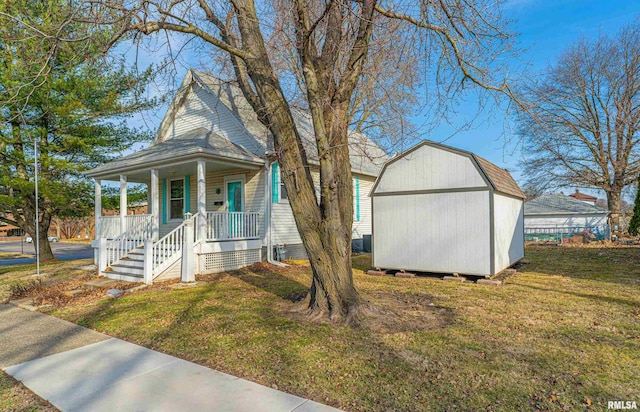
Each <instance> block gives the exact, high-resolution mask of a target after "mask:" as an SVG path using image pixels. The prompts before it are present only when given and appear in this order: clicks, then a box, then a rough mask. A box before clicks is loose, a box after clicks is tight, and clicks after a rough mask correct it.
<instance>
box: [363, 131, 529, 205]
mask: <svg viewBox="0 0 640 412" xmlns="http://www.w3.org/2000/svg"><path fill="white" fill-rule="evenodd" d="M425 146H428V147H431V148H434V149H439V150H438V151H437V153H438V155H437V156H436V157H431V158H430V160H427V158H425V159H423V160H422V162H427V163H431V164H415V162H414V164H413V165H412V166H411V167H412V168H416V169H415V170H412V171H409V172H407V173H409V174H408V175H407V176H405V179H404V180H414V181H415V183H412V184H410V185H411V186H412V187H409V186H407V187H406V188H404V189H402V190H405V191H406V190H410V191H419V190H421V189H423V188H426V187H421V183H420V182H419V180H421V179H423V180H425V186H428V189H430V190H449V189H459V188H464V189H465V190H469V189H470V188H471V187H479V186H484V187H487V186H488V187H489V188H490V189H492V190H493V191H495V192H498V193H502V194H505V195H508V196H511V197H515V198H518V199H525V198H526V195H525V194H524V192H523V191H522V190H521V189H520V187H519V186H518V184H517V183H516V181H515V180H514V179H513V177H512V176H511V174H510V173H509V171H508V170H506V169H503V168H501V167H498V166H496V165H495V164H493V163H491V162H489V161H488V160H486V159H483V158H482V157H480V156H477V155H475V154H473V153H471V152H469V151H466V150H461V149H457V148H454V147H450V146H446V145H443V144H440V143H436V142H432V141H429V140H424V141H422V142H421V143H419V144H417V145H416V146H414V147H412V148H411V149H409V150H406V151H404V152H402V153H399V154H397V155H395V156H394V157H393V158H392V159H391V160H389V161H387V162H386V163H385V164H384V166H383V168H382V171H381V172H380V176H379V177H378V180H376V184H375V185H374V187H373V189H372V191H371V194H372V196H375V195H376V193H377V192H378V193H380V192H387V191H389V189H388V188H380V187H379V186H380V185H381V181H382V180H383V179H384V175H385V171H387V170H388V169H390V168H395V167H396V166H397V165H401V163H399V162H402V161H403V160H411V159H412V157H414V154H416V155H418V153H419V152H420V149H422V148H423V147H425ZM460 156H462V157H463V158H468V161H467V162H466V164H464V163H459V162H453V160H454V159H455V158H460ZM454 163H455V164H456V166H454ZM450 167H458V168H460V167H463V168H466V170H457V173H455V175H457V176H460V178H462V179H463V180H465V181H464V182H462V181H455V180H451V174H452V173H450V171H448V170H447V168H450ZM434 168H435V169H434ZM443 177H445V178H444V179H442V178H443ZM427 180H429V181H430V182H429V183H427V182H426V181H427ZM433 180H442V181H441V182H440V183H435V182H434V181H433ZM445 182H446V183H445ZM433 184H436V185H438V184H440V185H443V184H444V186H442V187H439V186H433Z"/></svg>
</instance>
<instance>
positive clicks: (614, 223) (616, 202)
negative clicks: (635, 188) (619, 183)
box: [607, 187, 622, 232]
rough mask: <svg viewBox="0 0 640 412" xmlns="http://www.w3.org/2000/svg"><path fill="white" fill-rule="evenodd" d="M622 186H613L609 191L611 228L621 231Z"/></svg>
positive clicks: (608, 205)
mask: <svg viewBox="0 0 640 412" xmlns="http://www.w3.org/2000/svg"><path fill="white" fill-rule="evenodd" d="M621 194H622V188H615V187H614V188H612V189H611V190H608V191H607V208H608V209H609V211H610V212H611V230H612V231H614V232H619V231H620V230H622V229H621V227H620V198H621Z"/></svg>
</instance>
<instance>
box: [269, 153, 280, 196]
mask: <svg viewBox="0 0 640 412" xmlns="http://www.w3.org/2000/svg"><path fill="white" fill-rule="evenodd" d="M279 189H280V166H278V162H274V163H273V165H272V166H271V202H273V203H278V202H279V201H280V196H279V193H278V190H279Z"/></svg>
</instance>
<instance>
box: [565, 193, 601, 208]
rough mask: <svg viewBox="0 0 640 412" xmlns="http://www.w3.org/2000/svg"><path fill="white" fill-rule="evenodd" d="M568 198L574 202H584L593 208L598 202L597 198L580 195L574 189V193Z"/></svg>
mask: <svg viewBox="0 0 640 412" xmlns="http://www.w3.org/2000/svg"><path fill="white" fill-rule="evenodd" d="M569 196H570V197H572V198H574V199H576V200H580V201H581V202H585V203H587V204H589V205H591V206H595V205H596V202H597V201H598V198H597V197H595V196H590V195H588V194H585V193H580V191H579V190H578V189H576V192H575V193H572V194H570V195H569Z"/></svg>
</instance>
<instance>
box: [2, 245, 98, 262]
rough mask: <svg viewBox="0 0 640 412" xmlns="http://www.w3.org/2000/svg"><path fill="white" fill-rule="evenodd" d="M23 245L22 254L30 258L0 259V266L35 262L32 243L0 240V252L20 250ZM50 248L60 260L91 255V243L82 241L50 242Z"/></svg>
mask: <svg viewBox="0 0 640 412" xmlns="http://www.w3.org/2000/svg"><path fill="white" fill-rule="evenodd" d="M23 247H24V254H26V255H33V257H32V258H19V259H0V266H8V265H22V264H26V263H33V262H35V261H36V257H35V245H34V244H33V243H23V242H21V241H16V242H0V252H22V251H23V249H22V248H23ZM51 250H52V251H53V254H54V256H55V257H56V258H57V259H60V260H76V259H88V258H92V257H93V249H92V248H91V245H87V244H82V243H71V242H69V243H66V242H56V243H51Z"/></svg>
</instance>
